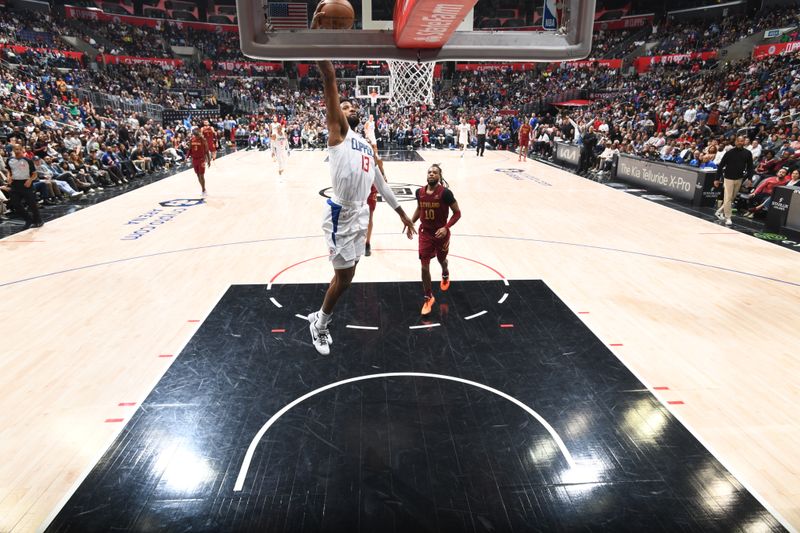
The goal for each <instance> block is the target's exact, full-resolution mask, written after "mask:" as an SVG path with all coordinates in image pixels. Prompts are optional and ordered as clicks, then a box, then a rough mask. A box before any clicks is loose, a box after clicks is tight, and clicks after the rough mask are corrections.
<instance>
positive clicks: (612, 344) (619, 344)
mask: <svg viewBox="0 0 800 533" xmlns="http://www.w3.org/2000/svg"><path fill="white" fill-rule="evenodd" d="M609 346H623V345H622V344H609Z"/></svg>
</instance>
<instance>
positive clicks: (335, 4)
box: [317, 0, 356, 30]
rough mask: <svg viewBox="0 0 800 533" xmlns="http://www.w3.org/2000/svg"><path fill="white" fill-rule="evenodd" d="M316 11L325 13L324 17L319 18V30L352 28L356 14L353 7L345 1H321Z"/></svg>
mask: <svg viewBox="0 0 800 533" xmlns="http://www.w3.org/2000/svg"><path fill="white" fill-rule="evenodd" d="M317 10H318V11H322V12H324V13H325V15H324V16H320V19H319V27H320V28H323V29H326V30H348V29H350V28H352V27H353V21H354V20H355V17H356V14H355V11H353V6H352V5H350V2H348V1H347V0H323V1H322V2H320V4H319V6H317Z"/></svg>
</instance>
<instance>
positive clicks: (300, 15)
mask: <svg viewBox="0 0 800 533" xmlns="http://www.w3.org/2000/svg"><path fill="white" fill-rule="evenodd" d="M267 6H269V7H268V10H267V18H268V20H269V23H270V25H271V26H272V29H275V30H292V29H305V28H308V4H304V3H300V2H270V3H269V4H267Z"/></svg>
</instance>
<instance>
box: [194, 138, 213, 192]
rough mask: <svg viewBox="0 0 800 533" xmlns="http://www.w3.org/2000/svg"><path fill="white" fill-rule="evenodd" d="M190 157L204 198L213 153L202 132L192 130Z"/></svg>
mask: <svg viewBox="0 0 800 533" xmlns="http://www.w3.org/2000/svg"><path fill="white" fill-rule="evenodd" d="M189 156H190V157H191V158H192V166H193V167H194V173H195V174H197V181H199V182H200V187H201V188H202V189H203V196H205V195H206V178H205V174H206V163H208V166H211V152H210V151H209V150H208V143H207V142H206V140H205V139H204V138H203V135H202V134H201V133H200V130H199V129H197V128H195V129H193V130H192V140H191V142H190V144H189Z"/></svg>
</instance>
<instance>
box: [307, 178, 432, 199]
mask: <svg viewBox="0 0 800 533" xmlns="http://www.w3.org/2000/svg"><path fill="white" fill-rule="evenodd" d="M420 187H421V185H414V184H413V183H391V182H390V183H389V188H390V189H392V192H393V193H394V196H395V198H397V201H398V202H416V201H417V197H416V196H414V192H415V191H416V190H417V189H419V188H420ZM332 192H333V187H328V188H327V189H322V190H321V191H319V195H320V196H322V197H323V198H332V197H333V196H332V194H331V193H332ZM378 201H379V202H382V201H383V197H381V195H380V194H378Z"/></svg>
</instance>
